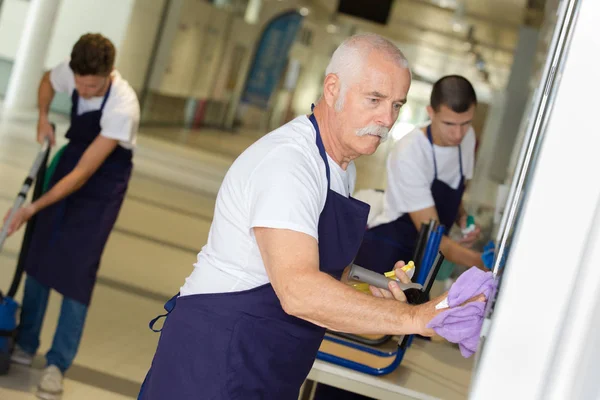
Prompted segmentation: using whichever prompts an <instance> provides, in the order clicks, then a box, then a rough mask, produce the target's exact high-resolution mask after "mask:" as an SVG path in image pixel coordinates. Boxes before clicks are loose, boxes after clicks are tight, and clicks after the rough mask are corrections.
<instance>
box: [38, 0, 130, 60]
mask: <svg viewBox="0 0 600 400" xmlns="http://www.w3.org/2000/svg"><path fill="white" fill-rule="evenodd" d="M133 3H134V0H102V1H97V0H62V4H61V7H60V10H59V12H58V17H57V20H56V25H55V27H54V33H53V34H52V38H51V39H50V48H49V49H48V56H47V57H46V67H47V68H50V67H52V66H54V65H56V64H57V63H59V62H60V61H62V60H64V59H65V58H68V57H69V55H70V54H71V49H72V48H73V44H75V42H76V41H77V39H79V37H80V36H81V35H83V34H84V33H88V32H91V33H101V34H102V35H104V36H106V37H107V38H109V39H110V40H111V41H112V42H113V44H114V45H115V47H116V49H117V57H118V54H119V49H120V47H121V43H122V41H123V38H124V37H125V32H126V31H127V24H128V23H129V16H130V15H131V10H132V8H133Z"/></svg>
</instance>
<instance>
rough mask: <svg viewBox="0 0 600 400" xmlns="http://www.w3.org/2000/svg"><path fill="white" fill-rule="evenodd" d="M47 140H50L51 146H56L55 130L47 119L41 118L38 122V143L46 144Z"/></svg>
mask: <svg viewBox="0 0 600 400" xmlns="http://www.w3.org/2000/svg"><path fill="white" fill-rule="evenodd" d="M45 138H48V139H49V140H50V146H54V144H55V139H54V129H52V125H51V124H50V122H49V121H48V118H47V117H41V118H40V119H39V120H38V126H37V141H38V143H40V144H42V143H43V142H44V139H45Z"/></svg>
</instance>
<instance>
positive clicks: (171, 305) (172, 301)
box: [148, 293, 179, 332]
mask: <svg viewBox="0 0 600 400" xmlns="http://www.w3.org/2000/svg"><path fill="white" fill-rule="evenodd" d="M177 297H179V293H177V294H176V295H175V296H173V297H171V299H170V300H169V301H167V302H166V303H165V305H164V308H165V311H167V313H166V314H162V315H159V316H158V317H156V318H154V319H153V320H152V321H150V323H149V324H148V326H149V327H150V329H151V330H152V331H153V332H161V331H162V329H163V328H160V329H154V325H155V324H156V323H157V322H158V320H160V319H161V318H162V317H165V318H166V317H168V316H169V314H171V311H173V309H175V304H176V303H177ZM163 327H164V325H163Z"/></svg>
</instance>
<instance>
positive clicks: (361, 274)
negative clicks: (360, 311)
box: [348, 264, 423, 290]
mask: <svg viewBox="0 0 600 400" xmlns="http://www.w3.org/2000/svg"><path fill="white" fill-rule="evenodd" d="M348 277H349V278H351V279H354V280H357V281H360V282H364V283H368V284H369V285H371V286H375V287H378V288H380V289H386V290H387V289H388V285H389V283H390V282H396V283H397V284H398V286H399V287H400V289H402V290H408V289H417V290H422V289H423V286H422V285H420V284H418V283H402V282H400V281H399V280H394V279H390V278H388V277H386V276H385V275H382V274H379V273H377V272H374V271H371V270H369V269H366V268H363V267H361V266H358V265H356V264H352V265H351V266H350V271H349V272H348Z"/></svg>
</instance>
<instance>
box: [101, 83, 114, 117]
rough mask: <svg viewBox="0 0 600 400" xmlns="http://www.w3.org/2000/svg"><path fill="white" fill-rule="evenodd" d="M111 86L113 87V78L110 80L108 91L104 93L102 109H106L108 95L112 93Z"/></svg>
mask: <svg viewBox="0 0 600 400" xmlns="http://www.w3.org/2000/svg"><path fill="white" fill-rule="evenodd" d="M111 88H112V79H111V80H110V83H109V84H108V89H107V90H106V93H105V94H104V99H103V100H102V105H101V106H100V111H103V110H104V105H105V104H106V100H108V96H109V95H110V89H111Z"/></svg>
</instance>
